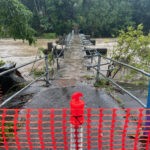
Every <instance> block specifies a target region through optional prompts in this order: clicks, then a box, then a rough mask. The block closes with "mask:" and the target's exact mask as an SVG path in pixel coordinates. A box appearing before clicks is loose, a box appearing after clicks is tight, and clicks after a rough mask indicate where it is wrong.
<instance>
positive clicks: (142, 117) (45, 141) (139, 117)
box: [0, 109, 150, 150]
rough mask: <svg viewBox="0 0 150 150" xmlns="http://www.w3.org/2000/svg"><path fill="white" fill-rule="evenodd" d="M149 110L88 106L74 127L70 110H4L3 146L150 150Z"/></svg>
mask: <svg viewBox="0 0 150 150" xmlns="http://www.w3.org/2000/svg"><path fill="white" fill-rule="evenodd" d="M146 111H148V110H145V109H85V110H84V123H83V124H82V125H80V126H77V127H75V126H73V125H71V123H70V110H69V109H23V110H22V109H21V110H19V109H14V110H12V109H1V110H0V149H1V150H28V149H29V150H38V149H39V150H53V149H54V150H58V149H59V150H61V149H62V150H64V149H65V150H67V149H68V150H69V149H71V150H78V149H79V150H80V149H83V150H84V149H85V150H150V134H149V133H150V126H149V125H148V124H150V122H148V121H146V117H147V118H148V117H150V115H149V116H148V115H146ZM76 119H77V118H76ZM146 124H147V125H146Z"/></svg>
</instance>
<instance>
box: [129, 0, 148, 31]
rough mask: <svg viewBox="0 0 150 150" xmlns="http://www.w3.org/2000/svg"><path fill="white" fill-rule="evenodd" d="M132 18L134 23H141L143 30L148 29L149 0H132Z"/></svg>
mask: <svg viewBox="0 0 150 150" xmlns="http://www.w3.org/2000/svg"><path fill="white" fill-rule="evenodd" d="M130 3H131V6H132V18H133V21H134V22H135V24H136V25H138V24H141V23H142V24H143V25H144V32H145V33H149V31H150V11H149V9H150V0H132V1H131V2H130Z"/></svg>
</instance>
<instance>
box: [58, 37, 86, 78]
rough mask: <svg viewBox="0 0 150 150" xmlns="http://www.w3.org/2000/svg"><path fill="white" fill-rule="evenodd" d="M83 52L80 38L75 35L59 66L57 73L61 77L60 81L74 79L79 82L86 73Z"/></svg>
mask: <svg viewBox="0 0 150 150" xmlns="http://www.w3.org/2000/svg"><path fill="white" fill-rule="evenodd" d="M83 57H84V52H83V51H82V45H81V43H80V38H79V36H78V35H75V36H74V38H73V41H72V44H71V46H70V48H69V49H67V51H65V54H64V63H63V64H62V65H61V68H60V71H59V73H60V74H61V75H62V76H61V79H75V80H80V78H82V77H83V76H85V75H87V74H88V72H87V70H86V67H85V66H84V58H83Z"/></svg>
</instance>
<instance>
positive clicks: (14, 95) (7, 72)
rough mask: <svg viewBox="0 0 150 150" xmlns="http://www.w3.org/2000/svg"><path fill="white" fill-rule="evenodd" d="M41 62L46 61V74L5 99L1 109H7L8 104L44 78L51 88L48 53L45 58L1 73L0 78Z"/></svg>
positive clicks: (0, 105)
mask: <svg viewBox="0 0 150 150" xmlns="http://www.w3.org/2000/svg"><path fill="white" fill-rule="evenodd" d="M41 60H44V61H45V73H44V74H42V75H41V76H40V77H38V78H36V79H34V80H33V81H31V82H30V83H29V84H28V85H26V86H25V87H24V88H22V89H21V90H19V91H17V92H16V93H15V94H13V95H12V96H10V97H8V98H7V99H5V100H4V101H3V102H2V103H1V104H0V108H2V107H6V106H7V104H8V103H9V102H10V101H11V100H12V99H13V98H14V97H16V96H17V95H19V94H20V93H21V92H23V91H24V90H25V89H27V88H28V87H29V86H31V85H32V84H33V83H35V82H36V81H38V80H39V79H41V78H42V77H44V76H45V77H46V80H45V81H46V86H49V84H50V82H49V67H48V53H47V52H45V57H42V58H38V59H36V60H33V61H30V62H28V63H25V64H23V65H19V66H17V67H15V68H12V69H9V70H6V71H4V72H2V73H0V77H1V76H4V75H7V74H9V73H11V72H14V71H16V70H17V69H20V68H23V67H25V66H28V65H30V64H34V63H36V62H39V61H41ZM6 84H7V83H6Z"/></svg>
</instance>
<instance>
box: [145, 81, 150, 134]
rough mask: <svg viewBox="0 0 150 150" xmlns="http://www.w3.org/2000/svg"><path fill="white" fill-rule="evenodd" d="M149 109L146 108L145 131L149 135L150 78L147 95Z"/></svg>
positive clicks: (148, 107) (149, 107)
mask: <svg viewBox="0 0 150 150" xmlns="http://www.w3.org/2000/svg"><path fill="white" fill-rule="evenodd" d="M146 108H147V110H146V122H145V132H144V135H146V136H148V135H149V134H150V80H149V86H148V97H147V107H146Z"/></svg>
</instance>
